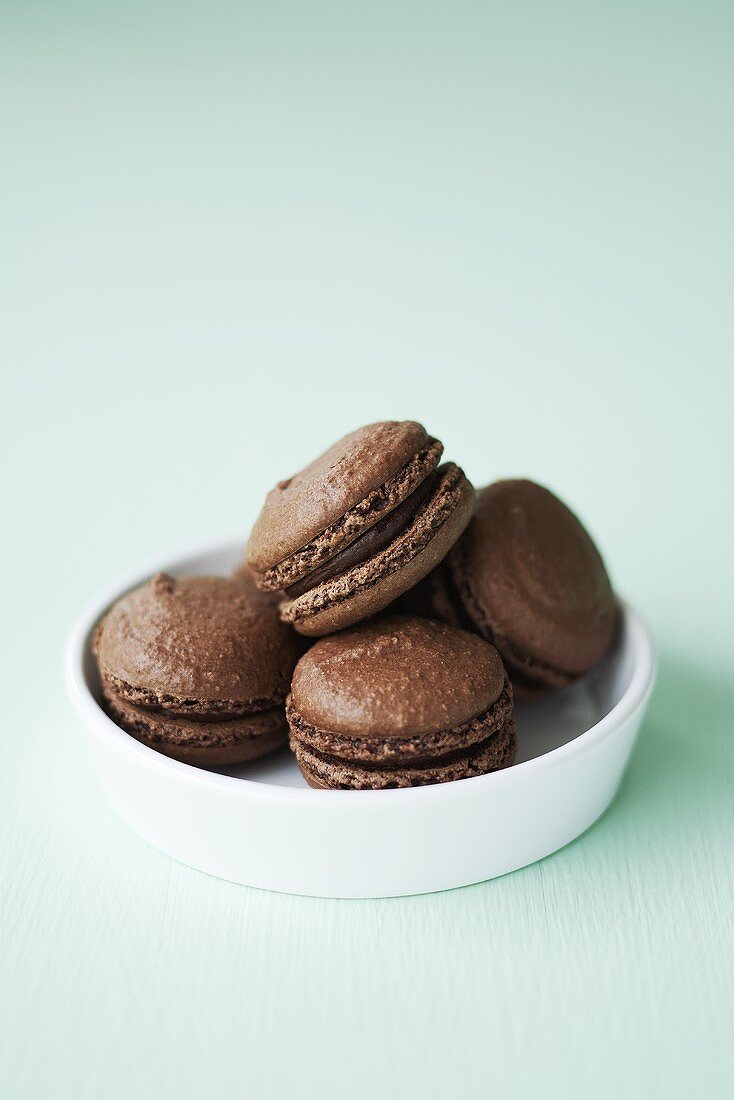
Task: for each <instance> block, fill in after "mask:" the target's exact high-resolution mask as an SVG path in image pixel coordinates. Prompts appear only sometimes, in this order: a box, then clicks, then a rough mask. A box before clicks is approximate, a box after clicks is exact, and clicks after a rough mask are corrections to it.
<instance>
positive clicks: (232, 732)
mask: <svg viewBox="0 0 734 1100" xmlns="http://www.w3.org/2000/svg"><path fill="white" fill-rule="evenodd" d="M302 651H303V645H302V644H300V643H299V640H298V638H297V637H296V636H295V635H294V634H293V632H292V631H291V630H289V629H288V627H287V626H285V625H284V624H283V623H282V622H280V620H279V619H278V616H277V612H276V609H275V608H274V606H273V604H272V602H271V600H269V599H268V598H267V597H266V596H265V595H264V594H263V593H260V592H258V591H257V590H256V589H254V588H253V587H252V585H251V584H248V583H246V582H243V581H242V580H239V579H237V578H234V577H181V578H174V577H171V576H169V575H167V574H165V573H159V574H158V575H157V576H156V577H154V578H153V579H152V580H150V581H148V583H147V584H144V585H142V586H141V587H140V588H137V589H135V590H134V591H133V592H130V593H128V595H126V596H123V597H122V599H120V600H118V601H117V603H116V604H115V605H114V606H113V607H112V608H111V609H110V611H109V612H108V613H107V615H106V616H105V618H104V619H103V620H102V622H101V623H100V625H99V627H98V629H97V632H96V635H95V640H94V653H95V657H96V660H97V665H98V668H99V673H100V680H101V686H102V695H103V698H104V702H105V707H106V709H107V711H108V713H109V714H110V716H111V717H112V718H113V719H114V720H115V721H116V722H117V724H118V725H120V726H121V727H122V728H123V729H125V730H126V731H127V732H128V733H130V734H132V736H133V737H135V738H136V739H137V740H139V741H142V742H143V743H144V744H146V745H148V746H149V747H151V748H154V749H156V750H158V751H159V752H162V753H164V754H165V755H167V756H171V757H174V758H175V759H177V760H182V761H184V762H185V763H191V764H199V765H202V766H204V767H216V766H218V765H229V764H238V763H244V762H245V761H247V760H253V759H255V758H256V757H259V756H262V755H264V753H266V752H270V751H271V750H272V749H274V748H278V747H279V746H281V745H283V744H285V741H286V736H287V724H286V721H285V712H284V708H283V701H284V699H285V696H286V694H287V691H288V685H289V683H290V677H291V674H292V672H293V669H294V667H295V664H296V661H297V660H298V657H299V656H300V654H301V653H302Z"/></svg>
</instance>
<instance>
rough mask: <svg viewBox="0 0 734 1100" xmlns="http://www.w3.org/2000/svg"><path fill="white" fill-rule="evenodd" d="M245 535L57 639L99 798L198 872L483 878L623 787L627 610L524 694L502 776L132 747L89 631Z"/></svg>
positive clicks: (641, 670) (552, 847) (636, 698)
mask: <svg viewBox="0 0 734 1100" xmlns="http://www.w3.org/2000/svg"><path fill="white" fill-rule="evenodd" d="M242 550H243V542H242V537H241V536H240V537H232V538H221V539H215V540H210V541H209V542H207V543H206V544H204V545H199V546H197V547H194V548H188V549H184V550H179V551H178V552H176V551H174V552H172V553H170V554H167V555H164V556H162V557H158V558H156V559H155V560H153V561H150V562H147V563H146V564H145V565H143V566H142V567H141V568H139V569H137V570H135V571H134V572H133V573H131V574H130V575H129V576H127V577H125V578H122V579H121V580H120V581H118V582H117V583H116V584H114V585H113V586H112V587H111V588H110V590H109V591H108V592H106V593H104V594H103V595H102V596H101V597H100V598H99V599H98V600H96V601H95V602H94V604H93V605H92V606H91V607H90V608H89V609H88V610H87V611H86V612H85V613H84V614H83V615H82V616H81V617H80V619H79V621H78V623H77V625H76V627H75V628H74V630H73V631H72V634H71V637H70V639H69V644H68V649H67V659H66V678H67V685H68V690H69V695H70V698H71V700H72V703H73V705H74V707H75V709H76V711H77V713H78V715H79V717H80V719H81V722H82V725H83V727H84V729H85V731H86V733H87V737H88V742H89V746H90V749H91V752H92V755H93V757H94V761H95V765H96V768H97V771H98V774H99V777H100V780H101V782H102V785H103V787H104V790H105V792H106V794H107V797H108V799H109V801H110V803H111V804H112V806H113V807H114V809H115V810H116V811H117V812H118V813H119V814H120V816H121V817H122V819H123V820H124V821H125V822H126V823H127V824H128V825H129V826H130V827H131V828H132V829H133V830H134V831H135V832H136V833H138V834H139V835H140V836H142V837H143V838H144V839H145V840H147V841H149V843H151V844H153V845H155V846H156V847H157V848H160V849H161V850H162V851H164V852H166V853H168V854H169V855H170V856H172V857H173V858H175V859H177V860H180V861H181V862H183V863H187V864H189V865H191V866H192V867H196V868H198V869H199V870H202V871H206V872H208V873H209V874H212V875H217V876H218V877H221V878H225V879H229V880H231V881H233V882H239V883H243V884H245V885H249V886H257V887H262V888H266V889H271V890H280V891H285V892H288V893H296V894H308V895H315V896H324V897H384V896H394V895H400V894H415V893H425V892H429V891H434V890H445V889H449V888H452V887H456V886H463V885H467V884H469V883H473V882H479V881H482V880H484V879H489V878H494V877H496V876H498V875H502V874H505V873H506V872H508V871H513V870H516V869H517V868H519V867H522V866H525V865H526V864H528V863H533V862H535V861H536V860H538V859H541V858H542V857H543V856H546V855H548V854H549V853H551V852H553V851H556V850H557V849H558V848H561V847H563V845H565V844H567V843H568V842H569V841H571V840H573V839H574V838H575V837H577V836H579V835H580V834H581V833H582V832H584V831H585V830H586V829H588V828H589V826H590V825H591V824H592V823H593V822H594V821H595V820H596V819H597V818H598V817H599V816H600V815H601V814H602V813H603V812H604V810H605V809H606V808H607V806H608V805H609V803H610V802H611V801H612V799H613V798H614V795H615V793H616V791H617V788H618V786H619V783H620V780H621V778H622V774H623V772H624V768H625V766H626V764H627V761H628V759H629V756H630V753H631V750H632V747H633V744H634V741H635V738H636V735H637V733H638V730H639V728H640V724H641V722H642V718H643V714H644V711H645V708H646V705H647V702H648V699H649V696H650V692H651V690H652V686H653V680H654V672H655V658H654V652H653V646H652V642H651V639H650V636H649V634H648V632H647V630H646V629H645V626H644V625H643V623H642V622H641V621H640V619H639V618H638V617H637V615H635V613H634V612H633V611H632V610H631V609H630V608H629V607H624V609H623V615H622V621H621V624H620V630H619V634H618V637H617V638H616V640H615V643H614V645H613V647H612V650H611V651H610V653H609V654H608V655H607V657H606V658H605V659H604V661H603V662H602V663H601V664H600V665H599V666H598V668H596V669H595V670H594V671H593V672H592V673H591V674H590V675H589V676H587V677H586V678H585V679H584V680H583V681H582V682H581V683H580V684H577V685H575V686H574V687H572V688H567V689H565V690H564V691H561V692H558V693H557V694H556V695H555V696H552V697H551V698H550V699H547V700H544V701H541V702H536V703H532V704H531V703H525V704H520V705H519V706H518V708H517V717H518V756H517V763H516V764H515V765H514V767H512V768H508V769H506V770H505V771H502V772H495V773H492V774H489V775H484V776H479V777H477V778H475V779H465V780H461V781H459V782H455V783H444V784H439V785H436V786H429V787H419V788H411V789H406V790H388V791H314V790H311V789H310V788H308V787H307V786H306V783H305V782H304V780H303V779H302V777H301V775H300V772H299V771H298V768H297V767H296V764H295V761H294V759H293V757H292V756H291V754H290V752H289V751H288V750H287V749H283V750H282V751H280V752H277V753H274V754H271V755H270V756H268V757H266V758H264V759H263V760H260V761H256V762H254V763H252V764H249V765H242V766H240V767H235V768H224V769H221V770H220V771H204V770H203V769H200V768H195V767H192V766H191V765H188V764H181V763H179V762H177V761H175V760H170V759H168V757H165V756H163V755H161V754H160V753H158V752H155V751H154V750H153V749H149V748H147V747H146V746H145V745H141V744H140V743H139V742H138V741H136V740H135V739H134V738H132V737H130V736H129V735H128V734H127V733H125V732H124V730H121V729H120V728H119V727H118V726H117V725H115V723H114V722H113V721H112V720H111V719H110V718H108V716H107V715H106V714H105V713H104V711H103V710H102V708H101V706H100V704H99V683H98V679H97V673H96V668H95V665H94V661H93V659H92V656H91V652H90V639H91V635H92V631H93V629H94V626H95V625H96V623H97V622H98V620H99V618H100V616H101V615H102V614H103V613H104V611H105V610H106V609H107V607H109V606H110V604H111V603H113V602H114V600H116V599H117V598H118V597H119V596H120V595H122V594H123V593H124V592H125V591H127V590H129V589H130V588H133V587H135V586H137V585H138V584H141V583H143V582H144V581H145V580H146V579H147V578H148V577H149V576H151V575H152V574H153V573H154V572H156V571H157V570H159V569H165V570H167V571H168V572H171V573H174V574H186V573H228V572H230V571H231V569H232V568H233V567H234V566H235V565H236V564H237V563H238V562H239V561H240V560H241V557H242Z"/></svg>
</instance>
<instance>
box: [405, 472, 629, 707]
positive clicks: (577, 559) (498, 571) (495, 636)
mask: <svg viewBox="0 0 734 1100" xmlns="http://www.w3.org/2000/svg"><path fill="white" fill-rule="evenodd" d="M407 603H408V604H409V606H410V608H411V610H413V611H416V612H421V613H424V614H429V615H435V616H437V617H439V618H441V619H443V620H444V621H447V622H450V623H453V624H454V625H462V626H465V627H467V628H468V629H471V630H475V631H477V632H478V633H479V634H480V635H481V636H482V637H483V638H486V639H487V640H488V641H490V642H492V643H493V644H494V645H495V646H496V647H497V649H498V650H499V653H500V655H501V657H502V660H503V661H504V663H505V665H506V667H507V670H508V673H509V675H510V678H511V680H512V683H513V686H514V688H515V694H516V696H523V695H525V696H530V695H533V694H538V693H541V694H542V693H545V692H547V691H549V690H553V689H555V688H559V687H564V686H566V685H567V684H571V683H573V682H574V681H576V680H578V679H579V678H580V677H581V676H583V675H584V673H586V672H588V671H589V669H591V668H592V667H593V666H594V665H595V664H596V663H597V662H598V661H599V660H600V658H601V657H602V656H603V655H604V653H605V652H606V650H607V648H608V646H609V644H610V642H611V639H612V635H613V632H614V626H615V621H616V615H617V603H616V600H615V597H614V593H613V591H612V586H611V584H610V581H609V577H608V575H607V571H606V569H605V566H604V562H603V561H602V558H601V555H600V554H599V551H598V550H597V548H596V546H595V545H594V542H593V541H592V539H591V537H590V536H589V534H588V532H587V531H586V530H585V528H584V527H583V525H582V524H581V523H580V521H579V520H578V519H577V518H576V516H575V515H574V514H573V512H571V511H570V509H569V508H567V507H566V505H565V504H563V503H562V501H560V500H559V499H558V497H556V496H554V495H553V493H551V492H549V490H548V489H545V488H543V486H541V485H537V484H536V483H535V482H533V481H527V480H511V481H497V482H495V483H494V484H493V485H489V486H488V487H487V488H486V489H482V490H480V491H479V492H478V493H477V498H476V509H475V514H474V517H473V519H472V521H471V523H470V524H469V526H468V527H467V529H466V531H465V532H464V534H463V536H462V538H461V539H460V540H459V541H458V542H457V544H456V546H455V547H454V548H453V549H452V551H451V553H450V554H449V556H448V557H447V559H446V561H445V562H443V563H442V565H441V567H440V568H439V569H437V570H435V571H434V573H432V574H431V576H430V577H429V578H427V579H426V581H425V582H424V583H423V584H421V585H420V586H419V588H418V589H416V590H415V591H413V592H411V593H409V595H408V597H407Z"/></svg>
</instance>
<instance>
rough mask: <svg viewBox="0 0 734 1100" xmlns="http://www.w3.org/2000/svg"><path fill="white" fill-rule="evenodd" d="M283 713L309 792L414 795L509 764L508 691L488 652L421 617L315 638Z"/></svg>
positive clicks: (470, 637)
mask: <svg viewBox="0 0 734 1100" xmlns="http://www.w3.org/2000/svg"><path fill="white" fill-rule="evenodd" d="M286 713H287V716H288V723H289V725H290V730H291V748H292V749H293V751H294V753H295V755H296V759H297V760H298V764H299V767H300V769H301V772H302V773H303V775H304V777H305V779H306V781H307V782H308V784H309V785H310V786H311V787H322V788H328V789H335V790H384V789H387V788H391V787H418V786H423V785H425V784H430V783H445V782H448V781H450V780H455V779H467V778H470V777H472V776H477V775H483V774H484V773H485V772H489V771H495V770H497V769H498V768H505V767H507V766H508V765H509V764H511V763H512V762H513V760H514V757H515V748H516V738H515V720H514V716H513V698H512V688H511V687H510V684H509V681H508V679H507V676H506V674H505V670H504V667H503V665H502V661H501V659H500V657H499V654H498V653H497V650H496V649H495V648H494V646H491V645H489V643H487V642H485V641H484V640H483V639H481V638H479V637H478V636H477V635H475V634H469V633H467V631H464V630H456V629H454V628H453V627H450V626H448V625H446V624H445V623H439V622H435V621H432V620H429V619H422V618H418V617H410V616H391V617H387V618H382V619H373V620H372V621H370V622H369V623H362V624H361V625H360V626H357V627H354V628H352V629H351V630H345V631H343V632H342V633H340V634H334V635H332V636H330V637H328V638H322V639H321V640H320V641H318V642H316V644H315V645H314V646H312V647H311V649H309V650H308V652H307V653H306V654H305V655H304V656H303V657H302V658H301V660H300V661H299V662H298V664H297V666H296V670H295V673H294V675H293V684H292V687H291V694H290V695H289V696H288V700H287V703H286Z"/></svg>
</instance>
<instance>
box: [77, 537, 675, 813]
mask: <svg viewBox="0 0 734 1100" xmlns="http://www.w3.org/2000/svg"><path fill="white" fill-rule="evenodd" d="M243 541H244V540H243V536H242V533H241V532H240V531H238V532H231V531H230V532H225V533H223V534H219V535H217V536H214V537H212V536H209V537H208V538H206V539H197V540H195V541H192V542H187V543H184V544H182V545H179V546H178V547H175V548H174V549H173V550H169V551H168V552H167V553H163V554H161V553H159V554H156V555H154V556H152V557H151V558H148V559H147V560H146V561H145V562H143V563H142V564H141V565H139V566H138V567H137V568H136V569H131V570H128V571H126V572H125V573H124V574H123V575H122V576H121V577H118V579H117V580H116V581H115V582H114V583H113V584H110V585H108V586H106V588H105V589H104V590H103V591H102V593H101V594H100V595H98V596H97V598H96V599H94V600H92V601H91V602H90V603H89V604H88V605H87V606H86V608H85V609H84V610H83V611H82V612H81V614H79V615H78V616H77V618H76V620H75V622H74V625H73V627H72V629H71V631H70V634H69V636H68V640H67V643H66V650H65V658H64V679H65V682H66V689H67V693H68V695H69V698H70V700H71V704H72V706H73V708H74V710H75V712H76V714H77V715H78V717H80V718H81V720H82V722H83V724H84V725H85V726H86V728H87V729H88V730H90V731H91V732H92V733H93V734H94V735H95V736H96V737H97V738H98V739H100V740H102V741H107V742H108V743H109V746H110V747H112V746H115V747H117V749H118V750H120V751H122V752H127V753H131V754H132V755H133V757H134V758H135V759H136V762H137V763H138V764H139V765H140V766H141V767H144V768H148V769H152V770H154V771H157V772H158V773H159V774H160V777H161V778H162V779H164V778H170V779H179V780H183V781H188V782H190V783H194V784H196V783H202V784H205V785H207V786H214V787H219V788H220V789H221V790H222V791H223V792H225V791H226V792H229V794H230V795H238V794H239V795H240V796H241V797H247V798H251V797H255V798H259V799H266V800H280V801H286V802H289V803H299V802H301V803H307V804H309V805H311V806H315V805H317V804H318V805H319V806H320V808H321V809H323V808H325V807H328V806H332V807H334V808H335V809H336V808H337V807H338V808H339V810H340V812H345V811H346V810H347V809H348V807H349V806H353V807H355V809H356V808H357V806H359V807H360V808H361V809H364V806H365V804H367V805H371V806H373V807H374V808H377V806H378V805H381V804H382V803H383V801H384V800H385V799H393V800H394V799H401V800H402V801H403V803H405V802H407V800H408V799H409V798H411V799H416V798H418V799H423V800H426V799H429V798H433V799H435V800H439V799H452V798H456V797H462V791H463V792H464V794H467V793H468V791H467V785H471V786H472V787H473V788H474V789H475V790H478V789H479V788H480V787H483V786H488V787H491V786H494V787H496V786H497V785H498V784H508V783H514V782H517V781H518V780H521V779H522V778H523V777H525V776H528V775H529V774H530V773H531V772H537V771H541V770H546V769H548V768H554V767H558V766H561V765H563V764H564V763H566V762H567V761H569V760H571V759H573V758H575V757H577V756H579V755H580V754H582V753H585V752H588V751H589V750H590V749H593V748H594V747H596V746H597V745H598V744H599V743H600V742H601V741H603V740H605V739H606V738H607V737H608V736H610V735H611V734H613V733H614V732H615V731H617V730H618V729H620V728H621V727H622V726H623V725H624V723H625V722H626V721H627V719H628V718H629V717H630V716H631V715H632V714H634V713H635V712H636V711H637V710H639V709H640V708H641V707H643V706H644V704H645V703H646V701H647V699H648V697H649V695H650V693H651V692H652V688H653V685H654V681H655V675H656V664H657V662H656V654H655V647H654V644H653V641H652V637H651V635H650V632H649V630H648V629H647V627H646V626H645V624H644V623H643V621H642V619H641V618H640V617H639V615H638V614H637V613H636V612H635V611H634V610H633V609H632V608H631V607H630V606H629V604H627V603H626V602H625V601H624V600H621V599H620V600H619V603H620V607H621V609H622V629H623V631H624V633H625V635H626V638H627V643H628V644H629V645H631V646H632V649H633V668H632V675H631V677H630V682H629V684H628V685H627V688H626V690H625V691H624V693H623V695H622V696H621V698H620V699H619V700H618V701H617V703H615V705H614V706H613V707H612V708H611V710H609V711H607V713H606V714H605V715H604V716H603V717H602V718H600V720H599V721H598V722H596V723H594V725H593V726H590V727H589V729H588V730H585V731H584V732H583V733H580V734H579V735H578V736H577V737H575V738H573V740H571V741H568V742H566V744H565V745H561V746H559V747H558V748H556V749H551V750H550V751H549V752H547V753H543V754H541V755H540V756H536V757H533V758H532V759H531V760H524V761H522V762H521V763H519V764H514V765H513V766H512V767H511V768H505V769H503V770H501V771H496V772H488V773H487V774H486V775H478V776H474V777H472V778H471V779H462V780H461V781H458V782H453V783H436V784H431V785H428V786H424V787H407V788H391V789H389V790H384V791H350V792H349V796H350V797H349V799H344V797H343V795H344V791H328V790H313V789H311V788H310V787H306V788H301V787H287V786H282V785H280V784H276V783H268V782H263V781H261V780H253V779H244V778H240V777H239V776H231V775H222V774H220V773H219V772H212V771H207V770H206V769H204V768H197V767H196V766H194V765H193V764H185V763H183V762H182V761H179V760H173V759H172V758H171V757H169V756H164V755H163V753H160V752H156V750H155V749H151V748H149V747H148V746H147V745H144V744H142V743H141V742H140V741H136V740H135V738H134V737H131V736H130V735H129V734H128V733H126V732H125V730H123V729H121V728H120V727H119V726H118V725H117V724H116V723H115V722H114V721H113V720H112V719H111V718H110V717H109V716H108V715H107V714H106V713H105V712H104V710H103V709H102V707H101V706H100V704H99V703H98V701H97V699H96V698H95V697H94V695H93V694H92V692H91V691H90V689H89V686H88V685H87V682H86V678H85V676H84V661H85V657H86V652H87V646H88V645H89V642H90V639H91V634H92V631H93V629H94V627H95V626H96V624H97V622H98V621H99V619H100V617H101V616H102V615H103V614H104V612H105V611H106V610H107V608H108V607H110V606H111V604H112V603H114V602H115V600H117V599H119V597H120V596H121V595H122V594H124V593H125V592H127V591H129V590H130V589H132V588H135V587H137V586H138V585H139V584H143V583H144V582H145V581H146V580H147V579H148V578H149V577H150V576H152V575H153V574H155V573H157V572H159V571H162V570H165V569H171V568H174V569H175V568H177V567H178V564H177V563H179V562H180V561H182V560H186V559H188V558H192V557H199V556H202V555H205V554H211V553H221V552H222V551H224V550H226V549H228V548H230V547H234V546H237V545H240V546H241V545H242V544H243ZM365 800H366V803H365Z"/></svg>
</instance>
